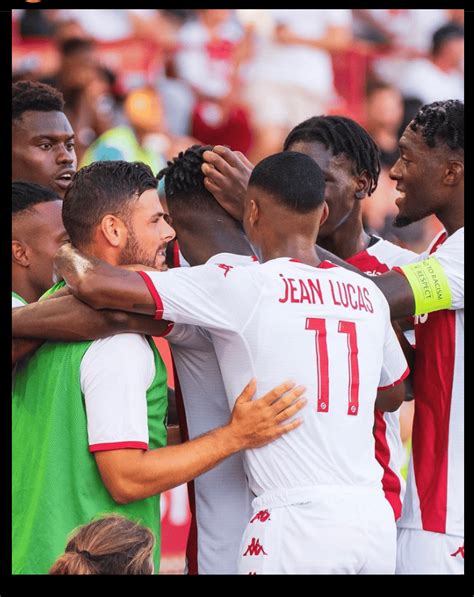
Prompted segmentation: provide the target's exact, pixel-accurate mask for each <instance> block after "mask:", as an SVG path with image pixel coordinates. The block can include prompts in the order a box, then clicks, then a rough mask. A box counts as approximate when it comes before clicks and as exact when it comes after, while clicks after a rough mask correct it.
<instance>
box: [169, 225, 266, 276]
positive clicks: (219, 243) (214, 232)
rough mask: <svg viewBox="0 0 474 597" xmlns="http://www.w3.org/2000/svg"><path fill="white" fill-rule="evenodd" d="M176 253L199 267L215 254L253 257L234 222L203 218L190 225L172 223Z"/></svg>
mask: <svg viewBox="0 0 474 597" xmlns="http://www.w3.org/2000/svg"><path fill="white" fill-rule="evenodd" d="M174 225H175V228H176V232H177V237H178V242H179V246H180V250H181V252H182V253H183V255H184V256H185V258H186V260H187V261H188V262H189V263H190V265H201V264H203V263H206V261H207V260H208V259H210V258H211V257H213V256H214V255H217V254H218V253H235V254H236V255H253V253H254V251H253V249H252V247H251V245H250V243H249V241H248V239H247V237H246V236H245V233H244V231H243V229H242V227H241V226H240V224H239V223H238V222H236V221H235V220H232V221H228V220H223V219H220V218H217V219H216V218H214V217H207V218H202V219H199V221H196V220H194V221H193V222H192V225H185V224H184V223H181V222H177V221H176V220H174Z"/></svg>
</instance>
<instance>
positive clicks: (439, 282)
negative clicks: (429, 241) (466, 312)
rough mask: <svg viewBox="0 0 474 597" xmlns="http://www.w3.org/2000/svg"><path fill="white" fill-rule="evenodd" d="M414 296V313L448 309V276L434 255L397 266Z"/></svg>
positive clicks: (450, 300) (449, 291) (449, 298)
mask: <svg viewBox="0 0 474 597" xmlns="http://www.w3.org/2000/svg"><path fill="white" fill-rule="evenodd" d="M396 269H400V270H401V271H402V272H403V274H404V275H405V277H406V279H407V281H408V283H409V284H410V287H411V289H412V291H413V296H414V297H415V315H421V314H422V313H431V312H432V311H441V309H449V308H450V307H451V304H452V298H451V289H450V287H449V281H448V277H447V276H446V274H445V272H444V269H443V267H442V265H441V264H440V262H439V261H438V260H437V259H436V257H435V256H433V257H429V258H428V259H424V260H423V261H418V262H417V263H410V264H409V265H403V266H401V267H399V268H396Z"/></svg>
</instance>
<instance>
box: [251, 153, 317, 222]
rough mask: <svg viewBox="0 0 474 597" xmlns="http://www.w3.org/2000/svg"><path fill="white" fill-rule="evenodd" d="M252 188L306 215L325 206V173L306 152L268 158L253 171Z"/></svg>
mask: <svg viewBox="0 0 474 597" xmlns="http://www.w3.org/2000/svg"><path fill="white" fill-rule="evenodd" d="M249 187H257V188H258V189H260V190H262V191H263V192H264V193H265V194H267V195H269V196H271V197H272V198H273V200H274V201H276V202H277V203H278V204H280V205H283V206H284V207H286V208H287V209H288V210H290V211H292V212H295V213H299V214H305V213H308V212H310V211H314V210H316V209H318V208H319V207H320V206H321V205H322V204H323V203H324V190H325V182H324V174H323V172H322V170H321V168H320V167H319V166H318V164H316V162H315V161H314V160H313V159H312V158H310V157H309V156H308V155H306V154H304V153H299V152H297V151H283V152H280V153H275V154H273V155H270V156H268V157H266V158H264V159H263V160H262V161H261V162H259V163H258V164H257V165H256V166H255V168H254V169H253V171H252V174H251V176H250V180H249Z"/></svg>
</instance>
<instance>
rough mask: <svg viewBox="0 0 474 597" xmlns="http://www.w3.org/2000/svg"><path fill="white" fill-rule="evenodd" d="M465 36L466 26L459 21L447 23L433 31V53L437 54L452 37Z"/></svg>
mask: <svg viewBox="0 0 474 597" xmlns="http://www.w3.org/2000/svg"><path fill="white" fill-rule="evenodd" d="M459 37H462V38H464V27H463V26H462V25H460V24H459V23H447V24H446V25H443V26H442V27H440V28H439V29H436V31H435V32H434V33H433V37H432V40H431V53H432V54H433V55H436V54H438V53H439V52H440V50H441V49H442V47H443V45H444V44H445V43H446V42H447V41H449V40H450V39H455V38H459Z"/></svg>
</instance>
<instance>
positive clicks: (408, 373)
mask: <svg viewBox="0 0 474 597" xmlns="http://www.w3.org/2000/svg"><path fill="white" fill-rule="evenodd" d="M409 375H410V367H407V368H406V369H405V373H404V374H403V375H402V376H401V377H400V379H397V381H394V382H393V383H391V384H389V385H388V386H379V387H378V388H377V389H378V390H388V389H389V388H393V387H395V386H398V384H399V383H402V381H403V380H404V379H406V378H407V377H408V376H409Z"/></svg>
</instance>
